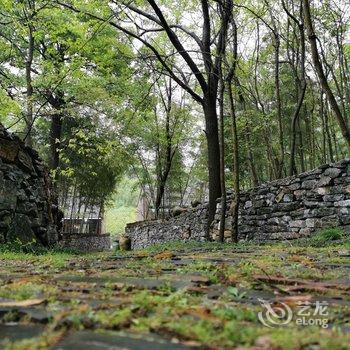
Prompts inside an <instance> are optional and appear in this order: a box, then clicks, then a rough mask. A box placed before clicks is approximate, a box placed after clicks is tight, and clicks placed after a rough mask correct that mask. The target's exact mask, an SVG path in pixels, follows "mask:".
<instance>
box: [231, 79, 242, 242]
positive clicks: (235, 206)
mask: <svg viewBox="0 0 350 350" xmlns="http://www.w3.org/2000/svg"><path fill="white" fill-rule="evenodd" d="M228 95H229V101H230V114H231V123H232V124H231V125H232V136H233V190H234V199H233V200H232V204H231V215H232V236H231V237H232V241H233V242H238V214H239V198H240V190H239V160H238V156H239V154H238V135H237V120H236V111H235V105H234V100H233V92H232V85H231V84H230V85H229V86H228Z"/></svg>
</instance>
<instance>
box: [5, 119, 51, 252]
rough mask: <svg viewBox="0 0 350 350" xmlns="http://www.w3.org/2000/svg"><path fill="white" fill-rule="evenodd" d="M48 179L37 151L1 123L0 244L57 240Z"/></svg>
mask: <svg viewBox="0 0 350 350" xmlns="http://www.w3.org/2000/svg"><path fill="white" fill-rule="evenodd" d="M50 189H51V186H50V178H49V175H48V172H47V170H46V168H45V166H44V164H43V162H42V161H41V160H40V158H39V156H38V154H37V152H35V151H34V150H32V149H30V148H28V147H25V145H24V144H23V142H21V140H20V139H19V138H18V137H16V136H14V135H12V134H10V133H8V132H7V131H6V130H5V129H4V127H3V126H2V125H1V124H0V244H2V243H7V242H10V241H15V240H17V239H18V240H20V241H21V242H22V243H28V242H32V241H33V240H35V241H37V242H38V243H40V244H42V245H44V246H48V245H53V244H55V243H56V241H57V231H56V226H55V225H54V222H53V216H52V211H51V200H50Z"/></svg>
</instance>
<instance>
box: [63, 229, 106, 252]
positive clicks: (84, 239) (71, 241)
mask: <svg viewBox="0 0 350 350" xmlns="http://www.w3.org/2000/svg"><path fill="white" fill-rule="evenodd" d="M59 247H61V248H65V249H71V250H75V251H79V252H84V253H88V252H103V251H106V250H110V249H111V237H110V235H108V234H106V235H88V234H72V235H66V236H64V237H63V239H62V240H61V241H60V242H59Z"/></svg>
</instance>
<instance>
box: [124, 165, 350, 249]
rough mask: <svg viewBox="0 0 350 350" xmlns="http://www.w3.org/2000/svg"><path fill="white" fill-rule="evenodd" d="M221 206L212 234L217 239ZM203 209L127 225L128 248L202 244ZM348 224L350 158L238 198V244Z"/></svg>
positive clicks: (282, 180)
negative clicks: (176, 242)
mask: <svg viewBox="0 0 350 350" xmlns="http://www.w3.org/2000/svg"><path fill="white" fill-rule="evenodd" d="M232 198H233V194H232V193H228V209H227V213H226V224H225V230H226V231H225V239H226V241H229V240H230V238H229V236H230V228H231V225H232V218H231V217H230V214H229V208H230V204H231V202H232ZM219 202H220V201H218V205H217V213H216V216H215V221H214V223H213V225H212V226H213V227H212V230H211V236H212V238H213V239H217V236H218V229H219V227H220V203H219ZM206 219H207V205H206V204H203V205H201V206H200V207H197V208H190V209H188V210H187V212H184V213H183V214H181V215H179V216H177V217H174V218H171V219H169V220H167V221H146V222H139V223H132V224H128V225H127V227H126V229H125V233H126V235H127V236H129V237H130V238H131V245H132V248H141V247H145V246H148V245H151V244H155V243H162V242H167V241H170V240H204V233H205V223H206ZM332 225H340V226H342V225H344V226H345V225H350V159H346V160H343V161H340V162H338V163H335V164H327V165H323V166H320V167H319V168H317V169H315V170H312V171H309V172H305V173H303V174H300V175H298V176H292V177H288V178H285V179H281V180H276V181H272V182H269V183H266V184H263V185H261V186H259V187H256V188H253V189H250V190H248V191H246V192H243V193H242V195H241V198H240V216H239V235H238V237H239V239H240V240H271V239H294V238H300V237H303V236H308V235H310V234H312V232H314V231H315V230H317V229H319V228H321V227H327V226H332Z"/></svg>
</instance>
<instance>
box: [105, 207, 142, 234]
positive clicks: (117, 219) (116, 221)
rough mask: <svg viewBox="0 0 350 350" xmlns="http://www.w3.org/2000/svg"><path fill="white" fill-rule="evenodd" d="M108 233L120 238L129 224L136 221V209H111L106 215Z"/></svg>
mask: <svg viewBox="0 0 350 350" xmlns="http://www.w3.org/2000/svg"><path fill="white" fill-rule="evenodd" d="M105 220H106V232H108V233H110V234H111V235H112V236H119V235H121V234H123V233H124V230H125V226H126V224H127V223H130V222H134V221H136V208H135V207H124V206H122V207H118V208H110V209H108V210H107V211H106V214H105Z"/></svg>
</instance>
